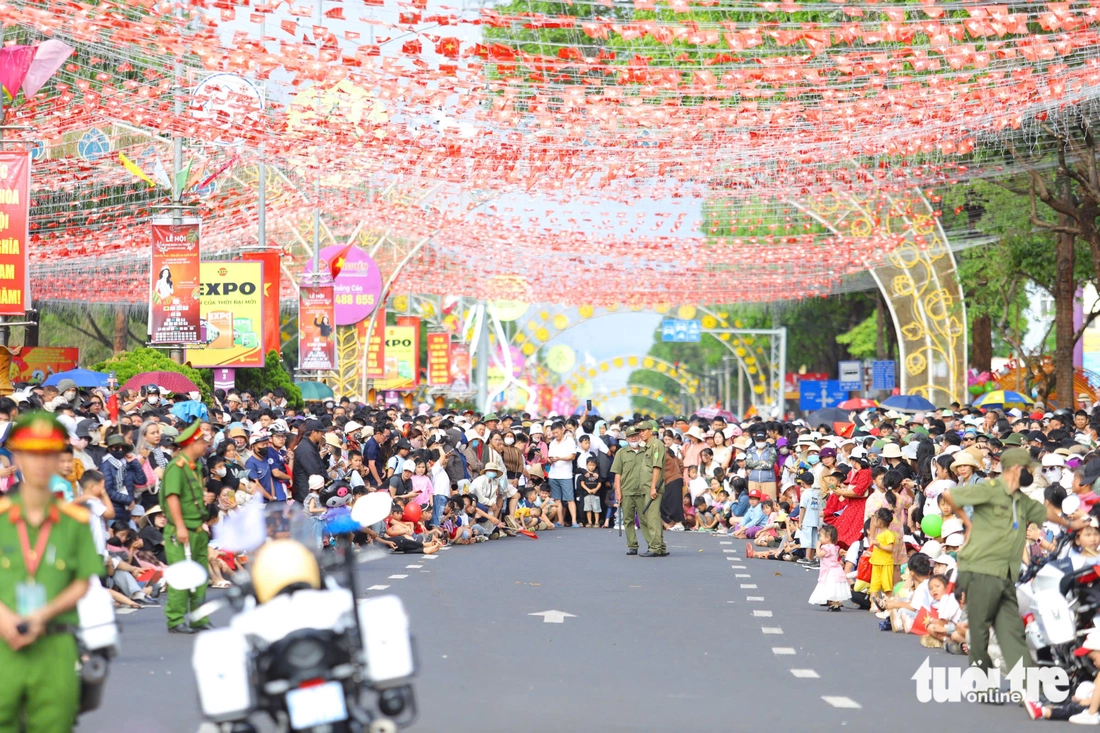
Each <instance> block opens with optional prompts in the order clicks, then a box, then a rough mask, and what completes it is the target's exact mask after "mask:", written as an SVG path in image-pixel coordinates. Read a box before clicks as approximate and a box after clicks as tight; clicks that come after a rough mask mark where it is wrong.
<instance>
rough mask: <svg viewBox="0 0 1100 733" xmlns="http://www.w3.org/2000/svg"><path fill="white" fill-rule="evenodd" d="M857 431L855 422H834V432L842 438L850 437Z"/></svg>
mask: <svg viewBox="0 0 1100 733" xmlns="http://www.w3.org/2000/svg"><path fill="white" fill-rule="evenodd" d="M855 431H856V426H855V423H850V422H835V423H833V432H834V433H836V434H837V435H839V436H840V437H842V438H850V437H852V434H853V433H854V432H855Z"/></svg>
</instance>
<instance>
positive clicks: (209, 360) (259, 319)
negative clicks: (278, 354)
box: [186, 261, 264, 369]
mask: <svg viewBox="0 0 1100 733" xmlns="http://www.w3.org/2000/svg"><path fill="white" fill-rule="evenodd" d="M263 270H264V266H263V264H262V263H260V262H229V261H226V262H203V263H202V264H201V265H200V267H199V272H200V279H201V282H202V285H201V287H200V297H199V303H200V310H199V312H200V314H201V321H200V322H201V333H200V335H201V340H202V342H203V343H205V344H206V346H200V347H196V348H190V349H187V357H186V359H187V361H189V362H191V366H193V367H195V368H196V369H203V368H206V369H213V368H217V367H230V368H234V369H241V368H247V367H262V366H263V365H264V350H263V343H264V309H263V301H264V298H263V292H264V273H263Z"/></svg>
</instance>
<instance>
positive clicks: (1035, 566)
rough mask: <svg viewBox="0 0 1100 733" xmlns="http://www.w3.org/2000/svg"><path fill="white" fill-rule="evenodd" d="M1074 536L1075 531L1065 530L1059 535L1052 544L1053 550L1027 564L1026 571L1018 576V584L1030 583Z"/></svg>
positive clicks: (1075, 534)
mask: <svg viewBox="0 0 1100 733" xmlns="http://www.w3.org/2000/svg"><path fill="white" fill-rule="evenodd" d="M1076 536H1077V531H1076V530H1066V531H1065V532H1063V533H1062V534H1061V535H1059V536H1058V540H1057V541H1056V542H1055V543H1054V549H1053V550H1051V551H1050V552H1049V553H1047V554H1046V555H1045V556H1043V557H1040V558H1038V559H1037V560H1032V561H1031V563H1030V564H1028V566H1027V570H1025V571H1024V572H1023V574H1022V575H1020V581H1019V582H1020V583H1027V582H1029V581H1031V580H1032V579H1033V578H1034V577H1035V574H1036V573H1038V572H1039V571H1040V570H1042V569H1043V568H1044V567H1046V564H1047V563H1049V562H1050V561H1051V560H1054V559H1056V558H1057V557H1058V555H1059V554H1060V553H1061V552H1062V550H1064V549H1065V548H1066V545H1068V544H1069V543H1070V542H1072V541H1073V538H1074V537H1076Z"/></svg>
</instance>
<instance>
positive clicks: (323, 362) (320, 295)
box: [298, 285, 336, 371]
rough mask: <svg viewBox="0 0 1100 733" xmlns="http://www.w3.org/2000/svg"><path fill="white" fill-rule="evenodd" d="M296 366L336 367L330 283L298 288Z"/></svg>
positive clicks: (322, 368) (333, 298) (314, 367)
mask: <svg viewBox="0 0 1100 733" xmlns="http://www.w3.org/2000/svg"><path fill="white" fill-rule="evenodd" d="M298 368H299V369H302V370H304V371H332V370H333V369H335V368H336V298H335V293H334V292H333V289H332V286H331V285H308V286H307V285H303V286H302V287H301V289H300V290H299V299H298Z"/></svg>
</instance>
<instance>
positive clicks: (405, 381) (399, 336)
mask: <svg viewBox="0 0 1100 733" xmlns="http://www.w3.org/2000/svg"><path fill="white" fill-rule="evenodd" d="M416 332H417V329H416V327H415V326H386V343H385V346H386V356H385V362H386V376H384V377H382V378H381V379H376V380H374V388H375V389H377V390H379V391H385V390H390V389H395V390H397V389H415V388H416V385H417V382H418V379H417V377H418V375H417V365H418V363H419V358H418V357H419V351H420V342H419V341H418V340H417V338H416Z"/></svg>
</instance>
